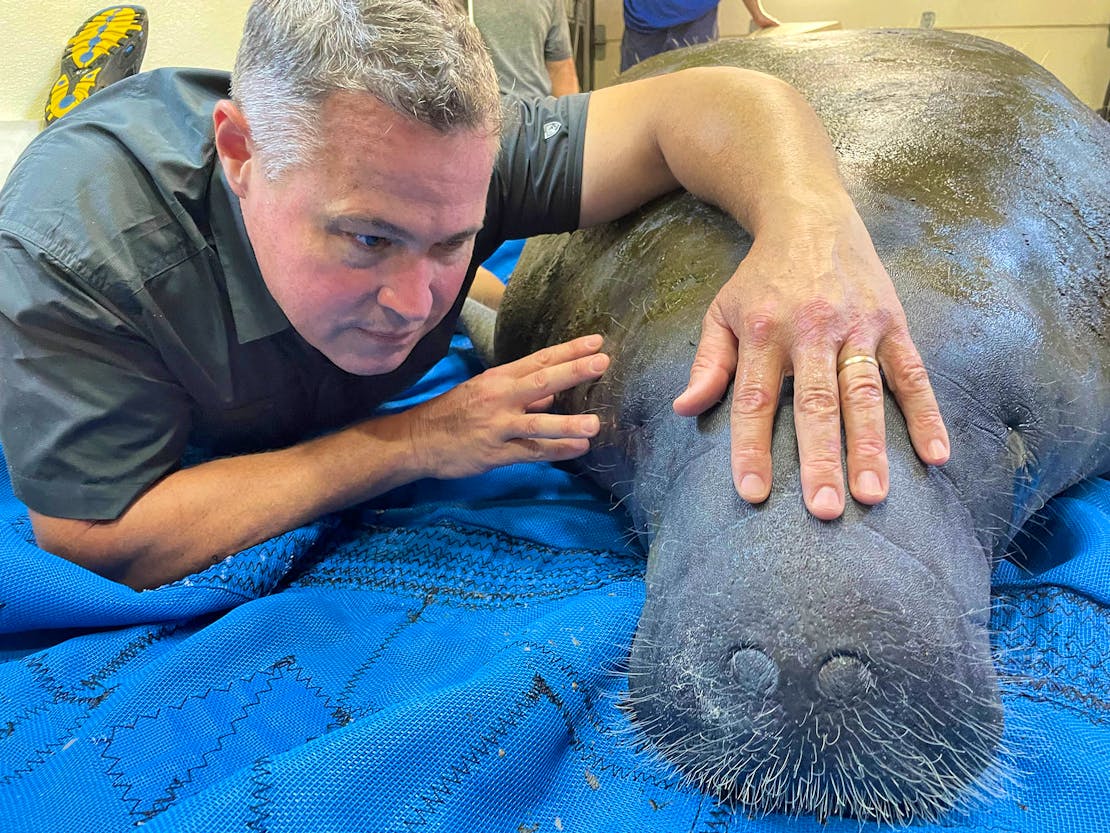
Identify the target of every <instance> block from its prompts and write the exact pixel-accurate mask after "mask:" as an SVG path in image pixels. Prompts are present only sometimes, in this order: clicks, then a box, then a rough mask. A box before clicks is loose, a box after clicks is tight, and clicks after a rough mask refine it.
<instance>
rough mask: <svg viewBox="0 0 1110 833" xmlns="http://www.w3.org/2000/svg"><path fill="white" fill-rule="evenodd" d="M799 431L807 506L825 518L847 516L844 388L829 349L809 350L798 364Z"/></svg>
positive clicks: (796, 410)
mask: <svg viewBox="0 0 1110 833" xmlns="http://www.w3.org/2000/svg"><path fill="white" fill-rule="evenodd" d="M794 428H795V431H796V432H797V435H798V457H799V459H800V461H801V471H802V496H803V499H804V500H805V504H806V506H807V507H808V508H809V511H810V512H811V513H812V514H813V515H814V516H816V517H818V518H821V519H822V520H832V519H833V518H838V517H840V515H841V514H842V513H843V512H844V474H843V469H842V463H841V456H840V390H839V387H838V385H837V382H836V358H835V355H833V354H830V352H829V351H828V349H827V348H818V349H813V350H810V351H808V352H807V353H804V354H801V355H799V356H798V357H797V358H796V359H795V361H794Z"/></svg>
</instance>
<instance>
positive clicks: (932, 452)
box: [929, 440, 948, 460]
mask: <svg viewBox="0 0 1110 833" xmlns="http://www.w3.org/2000/svg"><path fill="white" fill-rule="evenodd" d="M929 456H931V457H932V458H933V459H934V460H944V459H946V458H947V457H948V446H947V445H946V444H945V443H944V442H943V441H941V440H933V441H932V442H931V443H929Z"/></svg>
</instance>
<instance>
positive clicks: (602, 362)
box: [590, 356, 609, 371]
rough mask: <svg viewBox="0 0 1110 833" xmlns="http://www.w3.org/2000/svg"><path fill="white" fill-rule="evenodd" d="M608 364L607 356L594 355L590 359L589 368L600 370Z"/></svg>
mask: <svg viewBox="0 0 1110 833" xmlns="http://www.w3.org/2000/svg"><path fill="white" fill-rule="evenodd" d="M608 365H609V357H608V356H594V357H593V358H592V359H590V370H593V371H601V370H604V369H605V368H606V367H607V366H608Z"/></svg>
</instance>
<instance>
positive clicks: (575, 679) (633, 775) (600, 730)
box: [506, 642, 681, 789]
mask: <svg viewBox="0 0 1110 833" xmlns="http://www.w3.org/2000/svg"><path fill="white" fill-rule="evenodd" d="M509 644H510V645H520V646H527V647H528V648H532V649H535V650H537V651H538V652H539V653H540V654H542V655H543V656H544V658H545V659H547V660H548V662H549V663H550V664H551V665H552V666H554V667H555V668H557V669H558V670H560V671H562V672H563V673H564V674H566V676H567V678H568V680H569V681H570V688H571V690H572V691H574V692H575V693H577V694H578V696H579V697H581V698H582V701H583V706H584V708H583V710H582V715H581V717H582V718H583V719H585V721H586V722H587V723H589V724H590V726H591V727H592V728H593V729H594V731H595V732H597V734H598V735H599V736H601V737H603V738H606V739H611V738H612V732H611V731H610V727H609V726H608V725H607V724H606V723H604V722H603V721H602V720H601V718H599V717H598V715H597V709H596V707H595V705H594V701H593V698H592V697H590V695H589V692H587V691H586V689H585V686H583V685H581V683H580V677H579V675H578V671H577V667H576V666H574V665H573V664H572V663H571V662H570V661H569V660H566V659H564V658H563V657H562V655H561V654H557V653H555V652H554V651H553V650H552V649H551V648H550V647H549V646H547V645H541V644H537V643H534V642H515V643H509ZM506 647H508V645H507V646H506ZM576 685H577V687H575V686H576ZM564 717H565V715H564ZM568 728H569V730H570V734H571V742H572V744H573V745H574V747H575V749H576V750H577V751H578V752H579V754H580V757H581V760H582V762H583V763H591V764H592V765H593V766H594V768H595V769H597V771H598V772H608V773H610V774H611V775H613V776H615V777H617V778H620V779H622V780H625V781H632V782H634V783H637V784H643V783H648V784H651V785H652V786H654V787H658V788H659V789H669V788H671V787H673V785H674V784H673V782H674V781H678V780H681V776H678V775H677V774H676V775H675V777H674V778H667V777H666V775H665V774H663V773H661V772H660V773H659V774H656V773H655V772H654V771H652V765H651V764H652V762H651V761H650V760H649V761H647V762H640V763H642V764H643V768H637V769H627V768H625V767H623V766H619V765H617V764H616V763H614V762H612V761H608V760H606V759H604V758H602V757H601V756H600V755H599V754H597V752H595V751H593V750H592V749H590V748H589V747H587V746H586V744H585V743H584V741H583V740H582V739H581V737H579V734H580V732H579V731H575V730H574V728H573V724H570V723H568ZM629 749H630V751H631V752H632V754H633V755H640V753H639V752H637V750H636V749H634V748H631V747H629Z"/></svg>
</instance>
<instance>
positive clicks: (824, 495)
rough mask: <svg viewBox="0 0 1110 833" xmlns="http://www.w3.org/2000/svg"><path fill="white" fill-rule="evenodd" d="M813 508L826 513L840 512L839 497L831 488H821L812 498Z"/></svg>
mask: <svg viewBox="0 0 1110 833" xmlns="http://www.w3.org/2000/svg"><path fill="white" fill-rule="evenodd" d="M813 508H814V509H816V510H819V511H821V510H823V511H827V512H838V511H840V495H838V494H837V493H836V489H834V488H833V487H832V486H822V487H821V488H820V489H818V490H817V494H815V495H814V496H813Z"/></svg>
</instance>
